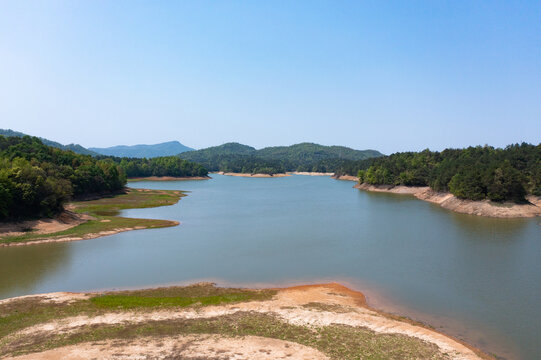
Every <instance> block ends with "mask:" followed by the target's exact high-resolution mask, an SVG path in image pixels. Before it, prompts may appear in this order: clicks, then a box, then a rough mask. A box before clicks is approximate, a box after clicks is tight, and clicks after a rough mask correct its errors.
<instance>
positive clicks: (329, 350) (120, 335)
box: [9, 312, 449, 360]
mask: <svg viewBox="0 0 541 360" xmlns="http://www.w3.org/2000/svg"><path fill="white" fill-rule="evenodd" d="M192 334H218V335H223V336H248V335H252V336H262V337H267V338H274V339H280V340H286V341H292V342H296V343H299V344H302V345H306V346H309V347H313V348H316V349H318V350H320V351H321V352H323V353H325V354H327V355H328V356H329V357H330V358H331V359H340V360H349V359H352V360H353V359H401V360H402V359H448V358H449V357H448V356H447V355H445V354H442V353H440V352H439V350H438V348H437V346H436V345H434V344H430V343H428V342H425V341H422V340H420V339H417V338H412V337H408V336H405V335H396V334H377V333H375V332H374V331H371V330H369V329H366V328H357V327H351V326H345V325H330V326H323V327H306V326H298V325H291V324H288V323H286V322H284V321H282V320H280V319H278V318H276V317H275V316H273V315H268V314H259V313H252V312H239V313H235V314H232V315H225V316H219V317H214V318H207V319H179V320H165V321H152V322H148V323H144V324H115V325H103V326H101V325H98V326H89V327H82V328H81V329H79V331H78V332H77V333H70V334H60V335H59V334H51V336H49V337H43V336H35V337H26V338H24V339H20V342H19V346H18V349H17V350H15V349H13V348H12V349H11V353H12V354H15V353H16V354H19V353H26V352H36V351H43V350H46V349H51V348H56V347H60V346H66V345H73V344H79V343H83V342H89V341H104V340H110V339H119V340H134V339H137V338H140V337H146V336H152V337H157V338H160V337H166V336H173V335H192ZM13 345H14V344H10V346H9V347H11V346H13ZM172 355H173V356H175V355H176V354H172Z"/></svg>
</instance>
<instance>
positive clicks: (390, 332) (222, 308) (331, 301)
mask: <svg viewBox="0 0 541 360" xmlns="http://www.w3.org/2000/svg"><path fill="white" fill-rule="evenodd" d="M197 287H210V290H212V289H217V290H218V291H222V292H223V291H225V290H228V288H219V287H216V286H215V285H214V284H211V283H198V284H194V285H189V286H186V287H168V288H154V289H143V290H136V291H120V292H119V291H114V292H110V291H100V292H80V293H70V292H59V293H48V294H38V295H25V296H20V297H15V298H9V299H4V300H0V308H1V307H2V306H8V308H9V306H10V305H11V304H17V303H20V304H24V302H25V301H28V302H34V303H35V302H37V303H38V305H37V306H39V303H41V302H44V303H51V302H53V303H57V304H59V305H56V306H66V307H68V306H69V304H71V303H75V302H76V301H89V300H90V299H91V298H98V299H99V297H100V296H111V295H112V296H115V294H125V295H130V294H143V295H142V296H145V295H144V293H150V292H154V293H160V294H164V293H167V292H168V291H173V290H175V289H177V290H182V289H194V288H197ZM229 290H235V291H237V292H238V291H244V292H253V293H254V294H261V293H265V292H266V293H267V294H269V291H270V292H272V294H271V295H272V296H270V297H269V296H267V297H266V298H265V299H261V300H255V301H250V300H248V302H246V301H241V302H233V303H232V304H231V305H228V304H216V305H210V306H202V307H201V306H198V307H197V308H195V309H194V308H192V307H185V308H178V307H174V308H170V310H168V309H167V307H158V308H156V309H144V310H143V312H138V311H137V310H133V309H132V310H127V311H120V312H119V310H116V311H115V310H113V311H114V312H113V311H110V312H108V313H105V314H103V313H100V314H95V315H87V316H82V315H77V314H76V313H75V314H74V313H70V316H71V317H68V318H62V319H61V320H58V319H56V318H54V317H53V318H51V319H46V320H40V321H38V322H37V323H36V324H34V325H33V326H28V325H25V326H23V327H22V328H20V329H19V330H18V331H17V332H15V333H12V334H8V335H7V336H5V337H4V340H6V339H7V340H6V341H7V342H6V343H5V344H6V345H8V344H10V340H11V339H15V340H14V341H15V342H13V344H15V345H12V347H11V348H9V346H6V349H7V348H9V350H11V351H12V352H15V353H17V352H18V351H20V350H21V349H20V348H17V346H19V347H21V346H22V349H23V350H24V346H25V344H24V342H23V344H22V345H21V344H20V342H18V340H17V338H18V336H19V334H20V335H24V336H25V337H38V336H39V337H40V338H43V337H44V338H45V339H46V338H47V336H49V337H52V336H54V335H55V334H56V333H67V334H69V333H75V334H76V333H77V331H83V329H84V327H85V325H89V326H92V327H97V328H99V327H103V328H106V327H107V326H109V327H110V326H126V327H128V326H132V327H133V326H139V327H143V326H146V327H148V326H149V325H151V327H153V326H158V325H159V323H160V322H164V321H167V322H173V321H180V323H179V324H182V321H186V320H184V319H192V321H193V320H197V319H200V320H203V321H209V320H205V319H216V318H223V319H232V318H233V323H232V326H233V327H236V326H240V324H241V323H238V322H237V320H235V318H234V316H235V315H237V314H251V315H250V316H259V317H261V316H263V317H267V318H269V317H270V318H275V319H276V320H273V321H277V320H278V321H280V322H282V323H283V324H284V326H289V327H291V326H295V327H297V328H303V329H306V330H308V329H321V330H323V331H325V329H327V328H331V327H333V326H339V328H337V329H343V328H340V326H346V328H348V329H367V330H368V331H370V332H372V334H373V335H372V336H374V339H377V338H378V336H391V337H392V336H399V337H402V339H404V338H405V339H406V341H407V343H409V342H412V343H415V344H418V342H419V341H421V342H423V343H426V344H427V345H424V346H431V347H432V348H431V349H432V351H434V350H435V351H436V354H439V355H440V356H441V355H445V354H447V355H448V356H450V358H451V359H469V360H478V359H494V358H493V357H492V356H489V355H488V354H486V353H484V352H483V351H481V350H480V349H478V348H476V347H475V346H473V345H470V344H468V343H465V342H464V341H462V340H459V339H456V338H454V337H452V336H450V335H447V334H444V333H442V332H440V331H438V330H435V329H433V328H430V327H429V325H425V324H422V323H419V322H416V321H413V320H411V319H408V318H404V317H400V316H397V315H392V314H388V313H385V312H383V311H380V310H377V309H374V308H372V307H370V306H369V305H368V304H367V301H366V297H365V295H364V294H363V293H362V292H360V291H356V290H352V289H350V288H347V287H345V286H343V285H341V284H339V283H325V284H312V285H297V286H291V287H285V288H283V287H282V288H265V289H246V288H241V289H229ZM207 293H208V291H207ZM162 296H163V295H162ZM165 296H167V295H165ZM62 304H64V305H62ZM257 314H259V315H257ZM229 321H231V320H229ZM180 326H182V325H180ZM321 330H319V331H321ZM312 331H313V330H312ZM335 331H336V330H335ZM364 331H366V330H364ZM183 334H184V335H183V336H185V335H187V334H186V333H183ZM214 334H216V336H217V338H218V339H223V338H224V337H225V338H226V339H238V334H235V333H232V334H229V333H214ZM220 334H221V335H222V336H220ZM188 335H189V333H188ZM240 335H241V336H243V335H242V334H240ZM253 335H259V336H263V338H265V339H282V338H281V337H275V336H273V335H267V333H266V332H263V333H261V334H258V333H257V331H256V332H255V333H254V334H253ZM265 335H267V336H265ZM109 336H110V335H108V336H107V337H106V338H105V339H102V341H108V340H110V339H109V338H108V337H109ZM231 336H233V337H231ZM347 337H349V338H351V335H347ZM286 340H289V341H292V342H290V344H298V345H302V344H303V342H302V341H299V340H297V341H295V339H286ZM128 341H131V342H133V344H130V346H135V345H137V346H139V345H140V342H141V338H137V337H136V338H131V339H128ZM90 343H92V344H91V345H92V346H91V347H92V348H93V349H96V348H99V349H102V348H101V347H100V346H102V344H99V343H96V342H95V341H92V342H85V341H83V340H81V341H80V342H79V343H76V344H74V345H71V348H70V349H71V350H73V351H78V350H81V349H87V348H88V346H89V344H90ZM307 344H308V348H309V349H311V350H312V351H316V352H317V353H319V354H322V353H321V351H322V349H321V347H318V346H317V345H313V343H312V342H310V341H309V342H308V343H306V342H304V345H305V346H306V345H307ZM10 345H11V344H10ZM62 345H63V344H61V343H60V344H58V345H54V346H52V347H51V348H50V349H49V350H45V351H43V349H41V348H39V349H38V348H34V349H33V348H31V347H30V348H28V349H29V351H30V354H29V356H31V357H32V358H36V357H35V356H36V355H42V356H43V357H37V358H38V359H39V358H45V356H53V357H54V356H55V355H56V356H57V357H58V355H59V354H61V353H62V351H64V349H65V347H63V346H62ZM13 346H14V347H13ZM282 346H283V345H282ZM329 346H330V349H329V348H328V347H329ZM365 346H366V345H365ZM367 346H370V345H367ZM128 349H131V348H130V347H128ZM239 349H243V347H242V346H241V347H240V348H239ZM333 349H334V343H333V342H331V343H330V344H329V345H328V346H327V348H326V350H327V352H325V351H324V352H325V353H326V355H329V350H333ZM354 349H355V347H354V346H353V347H351V349H350V350H349V351H354ZM9 350H7V354H9ZM102 350H103V349H102ZM237 350H238V349H237ZM323 350H325V349H323ZM376 350H379V351H382V350H381V349H377V347H376ZM115 351H116V347H115ZM272 351H276V350H275V349H273V350H272ZM332 353H333V352H331V353H330V354H332ZM139 354H140V353H139ZM4 355H6V354H4ZM322 355H323V354H322ZM415 357H416V358H419V357H420V356H419V355H418V356H415ZM272 358H275V357H272ZM310 358H313V357H310ZM316 358H318V359H328V357H326V356H323V357H316ZM332 358H335V359H336V358H337V357H336V356H334V357H332ZM339 358H340V357H339ZM13 359H26V358H25V357H24V355H23V356H22V357H15V358H13ZM269 359H270V358H269ZM292 359H297V358H296V357H292Z"/></svg>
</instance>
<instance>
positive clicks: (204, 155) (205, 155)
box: [179, 143, 381, 174]
mask: <svg viewBox="0 0 541 360" xmlns="http://www.w3.org/2000/svg"><path fill="white" fill-rule="evenodd" d="M179 156H180V157H181V158H183V159H187V160H191V161H195V162H198V163H200V164H202V165H203V166H205V167H206V168H207V169H209V170H210V171H224V172H242V173H252V174H254V173H267V174H276V173H283V172H286V171H313V172H334V171H335V170H336V169H337V168H338V167H339V166H340V165H341V164H342V163H343V162H345V161H349V160H361V159H367V158H370V157H375V156H381V153H379V152H377V151H374V150H354V149H350V148H347V147H343V146H323V145H319V144H313V143H301V144H295V145H291V146H274V147H267V148H263V149H260V150H256V149H255V148H253V147H251V146H247V145H242V144H238V143H227V144H223V145H220V146H214V147H210V148H206V149H201V150H197V151H189V152H184V153H181V154H179Z"/></svg>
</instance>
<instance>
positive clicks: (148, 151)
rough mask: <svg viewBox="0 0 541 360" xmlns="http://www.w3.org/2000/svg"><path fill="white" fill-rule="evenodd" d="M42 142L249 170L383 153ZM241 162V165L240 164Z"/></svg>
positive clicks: (313, 166)
mask: <svg viewBox="0 0 541 360" xmlns="http://www.w3.org/2000/svg"><path fill="white" fill-rule="evenodd" d="M0 135H4V136H17V137H23V136H25V135H26V134H24V133H21V132H18V131H13V130H9V129H8V130H3V129H0ZM39 139H40V140H41V141H42V142H43V143H44V144H45V145H48V146H53V147H56V148H59V149H62V150H71V151H73V152H75V153H77V154H83V155H92V156H115V157H129V158H155V157H160V156H175V155H178V156H180V157H181V158H182V159H186V160H191V161H194V162H197V163H200V164H202V165H203V166H205V167H206V168H207V169H209V170H211V171H216V170H221V171H226V170H229V171H231V170H236V171H241V170H242V168H244V170H247V171H248V170H253V169H255V168H258V169H263V168H269V169H271V170H272V169H274V170H276V171H278V170H280V171H281V170H287V171H292V170H298V171H324V170H325V169H327V170H329V171H334V170H333V169H334V168H335V167H336V166H337V165H338V163H339V162H344V161H357V160H364V159H369V158H374V157H379V156H383V154H382V153H380V152H379V151H376V150H355V149H351V148H348V147H345V146H324V145H319V144H314V143H300V144H295V145H291V146H272V147H266V148H263V149H259V150H257V149H256V148H254V147H252V146H248V145H243V144H239V143H235V142H231V143H226V144H223V145H219V146H213V147H209V148H205V149H201V150H194V149H192V148H190V147H187V146H185V145H183V144H181V143H180V142H178V141H168V142H164V143H160V144H154V145H132V146H128V145H119V146H113V147H108V148H97V147H92V148H88V149H87V148H84V147H82V146H81V145H79V144H68V145H62V144H60V143H58V142H56V141H51V140H48V139H44V138H39ZM241 165H242V166H241Z"/></svg>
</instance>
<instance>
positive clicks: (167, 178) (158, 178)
mask: <svg viewBox="0 0 541 360" xmlns="http://www.w3.org/2000/svg"><path fill="white" fill-rule="evenodd" d="M209 179H212V178H211V177H210V176H147V177H133V178H129V179H128V181H130V182H132V181H181V180H209Z"/></svg>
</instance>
